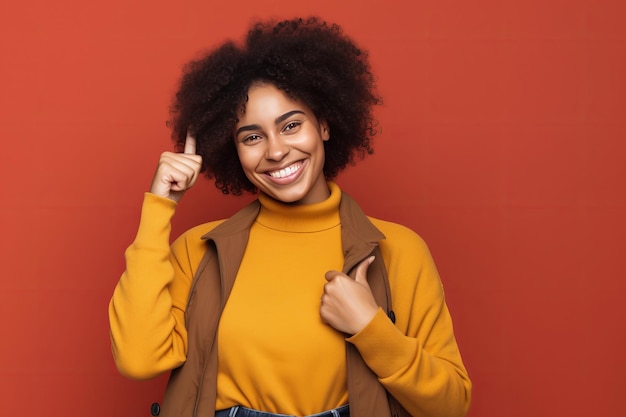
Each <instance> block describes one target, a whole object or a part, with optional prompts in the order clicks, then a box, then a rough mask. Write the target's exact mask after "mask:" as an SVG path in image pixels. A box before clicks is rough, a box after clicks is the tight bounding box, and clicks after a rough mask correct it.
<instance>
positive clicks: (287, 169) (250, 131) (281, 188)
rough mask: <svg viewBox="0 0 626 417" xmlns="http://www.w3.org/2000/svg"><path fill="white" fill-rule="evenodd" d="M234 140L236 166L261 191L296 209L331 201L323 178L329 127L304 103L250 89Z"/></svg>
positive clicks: (267, 89)
mask: <svg viewBox="0 0 626 417" xmlns="http://www.w3.org/2000/svg"><path fill="white" fill-rule="evenodd" d="M234 136H235V143H236V146H237V153H238V155H239V161H240V162H241V166H242V168H243V170H244V172H245V174H246V176H247V177H248V179H249V180H250V181H251V182H252V183H253V184H254V185H255V186H256V187H257V188H258V189H259V190H260V191H262V192H264V193H265V194H267V195H269V196H270V197H272V198H274V199H276V200H279V201H282V202H284V203H295V204H311V203H318V202H320V201H323V200H325V199H326V198H328V196H329V195H330V191H329V190H328V185H327V184H326V179H325V177H324V142H325V141H327V140H328V139H329V137H330V136H329V131H328V125H327V124H326V123H325V122H323V121H319V120H317V118H316V117H315V115H314V114H313V112H312V111H311V109H310V108H309V107H308V106H307V105H306V104H305V103H303V102H301V101H299V100H293V99H291V98H289V97H288V96H287V95H286V94H285V93H283V92H282V91H281V90H279V89H278V88H276V87H274V86H273V85H271V84H255V85H253V86H252V87H250V89H249V90H248V101H247V102H246V104H245V110H244V111H242V112H241V113H240V114H239V121H238V122H237V125H236V127H235V134H234Z"/></svg>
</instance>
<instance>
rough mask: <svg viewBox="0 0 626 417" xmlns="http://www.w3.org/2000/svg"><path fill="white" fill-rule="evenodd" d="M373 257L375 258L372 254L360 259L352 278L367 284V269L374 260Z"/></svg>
mask: <svg viewBox="0 0 626 417" xmlns="http://www.w3.org/2000/svg"><path fill="white" fill-rule="evenodd" d="M374 259H376V257H375V256H373V255H372V256H370V257H369V258H366V259H364V260H362V261H361V263H360V264H358V265H357V267H356V271H355V275H354V280H355V281H356V282H358V283H359V284H365V285H367V286H369V284H368V283H367V269H368V268H369V266H370V265H371V264H372V262H374Z"/></svg>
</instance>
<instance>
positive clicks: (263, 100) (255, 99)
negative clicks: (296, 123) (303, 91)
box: [239, 83, 310, 121]
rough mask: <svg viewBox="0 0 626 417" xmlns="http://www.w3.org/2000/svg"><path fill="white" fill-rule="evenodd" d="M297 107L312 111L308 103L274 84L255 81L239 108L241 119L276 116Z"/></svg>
mask: <svg viewBox="0 0 626 417" xmlns="http://www.w3.org/2000/svg"><path fill="white" fill-rule="evenodd" d="M295 109H298V110H302V111H304V112H310V108H309V107H308V106H307V105H306V103H304V102H303V101H302V100H299V99H296V98H292V97H290V96H289V95H287V94H286V93H285V92H284V91H283V90H281V89H279V88H278V87H276V86H274V85H273V84H266V83H255V84H252V85H251V86H250V88H249V89H248V92H247V94H246V100H245V102H244V103H243V104H242V105H241V107H240V109H239V119H240V121H241V119H244V118H250V117H255V118H259V117H276V116H277V115H280V114H282V113H281V112H286V111H291V110H295ZM277 113H280V114H277Z"/></svg>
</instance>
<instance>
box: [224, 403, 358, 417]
mask: <svg viewBox="0 0 626 417" xmlns="http://www.w3.org/2000/svg"><path fill="white" fill-rule="evenodd" d="M215 417H293V416H287V415H285V414H274V413H266V412H264V411H257V410H252V409H250V408H246V407H240V406H238V405H237V406H235V407H232V408H227V409H226V410H219V411H216V412H215ZM307 417H350V407H349V406H348V404H346V405H343V406H341V407H339V408H335V409H334V410H328V411H324V412H322V413H317V414H311V415H310V416H307Z"/></svg>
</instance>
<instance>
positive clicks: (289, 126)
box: [283, 120, 302, 132]
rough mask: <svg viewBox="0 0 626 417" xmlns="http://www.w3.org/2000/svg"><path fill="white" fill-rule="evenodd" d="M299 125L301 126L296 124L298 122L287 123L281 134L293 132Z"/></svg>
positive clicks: (298, 123)
mask: <svg viewBox="0 0 626 417" xmlns="http://www.w3.org/2000/svg"><path fill="white" fill-rule="evenodd" d="M300 125H302V122H298V121H295V120H294V121H291V122H289V123H287V124H286V125H285V127H284V128H283V132H290V131H292V130H295V129H297V128H299V127H300Z"/></svg>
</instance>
